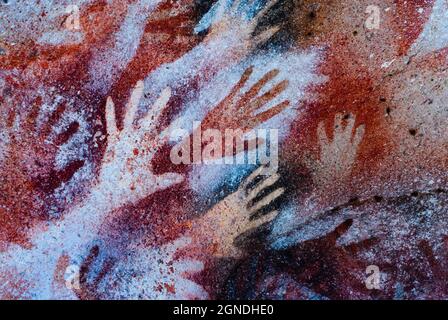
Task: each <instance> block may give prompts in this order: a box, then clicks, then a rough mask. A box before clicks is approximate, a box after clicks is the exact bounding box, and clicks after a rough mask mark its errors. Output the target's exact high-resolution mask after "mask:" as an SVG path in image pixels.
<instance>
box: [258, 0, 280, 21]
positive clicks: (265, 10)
mask: <svg viewBox="0 0 448 320" xmlns="http://www.w3.org/2000/svg"><path fill="white" fill-rule="evenodd" d="M277 2H278V0H270V1H268V2H267V3H266V4H265V5H264V8H263V9H261V10H260V12H258V13H257V15H256V16H255V18H254V20H253V21H254V22H255V23H257V22H258V21H259V20H260V19H261V18H262V17H263V16H264V15H265V14H266V12H268V10H269V9H271V8H272V6H273V5H274V4H276V3H277Z"/></svg>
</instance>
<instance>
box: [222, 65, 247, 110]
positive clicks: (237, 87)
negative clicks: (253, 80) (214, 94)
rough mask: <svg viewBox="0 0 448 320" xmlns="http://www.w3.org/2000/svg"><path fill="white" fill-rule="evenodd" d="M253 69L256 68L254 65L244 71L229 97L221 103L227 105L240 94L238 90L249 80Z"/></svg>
mask: <svg viewBox="0 0 448 320" xmlns="http://www.w3.org/2000/svg"><path fill="white" fill-rule="evenodd" d="M253 70H254V68H253V66H250V67H248V68H247V69H246V70H245V71H244V73H243V74H242V76H241V78H240V80H238V83H237V84H236V85H235V86H234V87H233V88H232V90H231V91H230V93H229V94H228V95H227V97H226V98H225V99H224V100H223V101H222V103H221V105H227V104H228V103H230V102H232V100H233V98H234V97H235V96H236V95H237V94H238V92H239V91H240V90H241V88H242V87H243V86H244V85H245V84H246V82H247V80H249V78H250V76H251V75H252V72H253Z"/></svg>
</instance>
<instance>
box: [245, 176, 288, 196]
mask: <svg viewBox="0 0 448 320" xmlns="http://www.w3.org/2000/svg"><path fill="white" fill-rule="evenodd" d="M278 179H280V175H279V174H278V173H275V174H273V175H272V176H270V177H269V178H267V179H265V180H263V181H262V182H260V183H259V184H258V185H257V186H256V187H255V188H254V189H253V190H252V191H251V192H250V193H249V195H248V196H247V198H246V199H247V202H250V201H252V200H253V199H255V197H256V196H257V195H258V194H259V193H260V192H261V191H263V190H264V189H266V188H268V187H270V186H272V185H273V184H274V183H276V182H277V181H278Z"/></svg>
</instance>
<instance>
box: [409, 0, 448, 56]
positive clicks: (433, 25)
mask: <svg viewBox="0 0 448 320" xmlns="http://www.w3.org/2000/svg"><path fill="white" fill-rule="evenodd" d="M447 46H448V2H447V1H446V0H436V2H435V3H434V7H433V9H432V13H431V16H430V18H429V20H428V22H426V24H425V27H424V29H423V31H422V33H421V34H420V36H419V37H418V39H417V40H416V42H415V43H414V44H413V45H412V47H411V48H410V51H409V55H415V54H421V55H424V54H427V53H430V52H433V51H437V50H440V49H443V48H445V47H447Z"/></svg>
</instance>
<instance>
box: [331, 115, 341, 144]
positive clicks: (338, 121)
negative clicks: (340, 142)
mask: <svg viewBox="0 0 448 320" xmlns="http://www.w3.org/2000/svg"><path fill="white" fill-rule="evenodd" d="M342 118H343V115H342V114H341V113H337V114H336V116H335V117H334V135H335V136H339V135H340V134H341V133H342ZM333 139H334V138H333Z"/></svg>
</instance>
